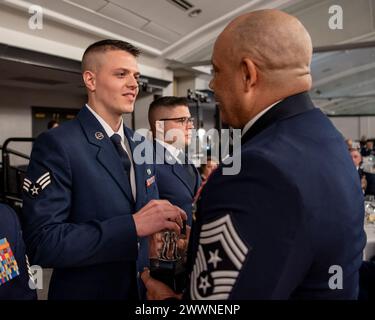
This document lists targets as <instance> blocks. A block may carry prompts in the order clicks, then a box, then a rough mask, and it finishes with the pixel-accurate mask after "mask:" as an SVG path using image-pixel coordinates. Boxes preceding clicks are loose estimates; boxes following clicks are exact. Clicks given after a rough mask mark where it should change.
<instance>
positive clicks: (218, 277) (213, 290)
mask: <svg viewBox="0 0 375 320" xmlns="http://www.w3.org/2000/svg"><path fill="white" fill-rule="evenodd" d="M248 251H249V250H248V248H247V247H246V245H245V244H244V243H243V241H242V240H241V238H240V237H239V235H238V233H237V232H236V230H235V228H234V226H233V223H232V220H231V217H230V215H229V214H227V215H226V216H224V217H220V218H219V219H217V220H215V221H213V222H210V223H207V224H204V225H203V226H202V230H201V234H200V239H199V247H198V253H197V256H196V259H195V264H194V268H193V272H192V275H191V278H190V292H191V298H192V299H193V300H226V299H228V298H229V295H230V293H231V291H232V289H233V286H234V285H235V283H236V281H237V278H238V276H239V273H240V271H241V269H242V265H243V263H244V261H245V259H246V256H247V253H248Z"/></svg>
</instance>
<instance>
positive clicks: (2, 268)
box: [0, 238, 20, 286]
mask: <svg viewBox="0 0 375 320" xmlns="http://www.w3.org/2000/svg"><path fill="white" fill-rule="evenodd" d="M19 274H20V272H19V270H18V265H17V261H16V259H15V257H14V255H13V252H12V249H11V248H10V245H9V242H8V241H7V239H6V238H3V239H0V286H1V285H3V284H4V283H6V282H8V281H10V280H12V279H13V278H15V277H17V276H19Z"/></svg>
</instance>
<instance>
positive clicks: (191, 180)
mask: <svg viewBox="0 0 375 320" xmlns="http://www.w3.org/2000/svg"><path fill="white" fill-rule="evenodd" d="M177 158H178V159H179V160H180V161H181V164H182V166H183V167H184V168H185V170H186V171H187V173H188V177H189V180H188V181H187V183H188V184H189V186H190V188H191V190H193V191H194V190H195V185H196V179H197V176H196V173H195V170H194V168H193V164H191V163H189V162H190V161H189V158H188V157H187V155H186V154H185V153H183V152H180V153H179V154H178V156H177Z"/></svg>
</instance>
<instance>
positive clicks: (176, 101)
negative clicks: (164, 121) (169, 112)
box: [148, 96, 189, 131]
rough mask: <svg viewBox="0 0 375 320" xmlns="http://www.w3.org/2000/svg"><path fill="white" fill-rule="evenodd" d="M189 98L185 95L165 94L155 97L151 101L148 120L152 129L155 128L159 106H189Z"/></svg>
mask: <svg viewBox="0 0 375 320" xmlns="http://www.w3.org/2000/svg"><path fill="white" fill-rule="evenodd" d="M188 102H189V100H188V99H187V98H185V97H174V96H165V97H161V98H157V99H155V100H154V101H153V102H151V104H150V107H149V108H148V122H149V124H150V127H151V130H152V131H153V130H154V129H155V121H156V120H158V119H156V118H155V111H156V110H157V109H159V108H169V109H172V108H175V107H177V106H187V107H188Z"/></svg>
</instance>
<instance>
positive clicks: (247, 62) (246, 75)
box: [241, 58, 258, 92]
mask: <svg viewBox="0 0 375 320" xmlns="http://www.w3.org/2000/svg"><path fill="white" fill-rule="evenodd" d="M241 71H242V79H243V83H244V87H245V91H246V92H247V91H249V90H250V89H251V88H252V87H253V86H254V85H255V84H256V82H257V79H258V71H257V68H256V66H255V64H254V62H253V61H252V60H251V59H249V58H243V59H242V62H241Z"/></svg>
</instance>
